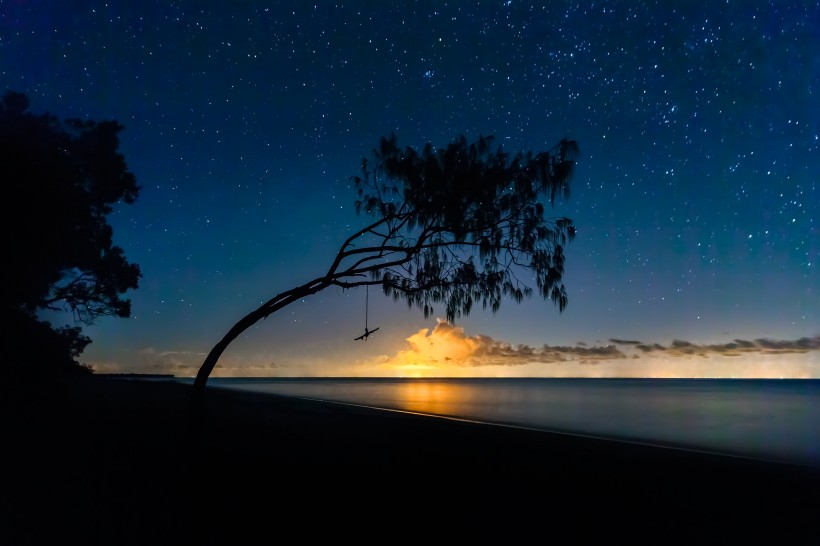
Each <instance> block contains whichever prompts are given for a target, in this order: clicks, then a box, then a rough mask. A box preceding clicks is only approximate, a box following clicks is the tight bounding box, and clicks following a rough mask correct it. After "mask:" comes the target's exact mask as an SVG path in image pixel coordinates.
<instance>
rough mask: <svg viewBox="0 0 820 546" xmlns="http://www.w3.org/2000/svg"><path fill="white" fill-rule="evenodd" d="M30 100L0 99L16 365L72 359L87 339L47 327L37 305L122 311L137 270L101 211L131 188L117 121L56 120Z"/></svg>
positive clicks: (85, 319)
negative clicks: (35, 111) (116, 243)
mask: <svg viewBox="0 0 820 546" xmlns="http://www.w3.org/2000/svg"><path fill="white" fill-rule="evenodd" d="M28 107H29V101H28V98H27V97H26V96H25V95H24V94H21V93H17V92H12V91H9V92H7V93H6V94H5V95H4V96H3V98H2V101H0V166H2V167H1V168H2V169H3V181H4V184H3V190H4V193H5V195H4V199H3V201H2V207H3V211H2V222H3V230H2V232H3V238H4V241H3V246H4V251H5V258H6V260H5V261H6V268H5V269H6V281H5V282H4V283H2V286H3V293H2V302H0V304H1V305H2V313H3V315H4V323H6V324H8V323H9V322H8V321H13V323H14V331H15V332H16V334H17V335H18V337H17V338H9V342H10V343H11V344H12V345H13V347H10V349H12V357H13V358H14V359H15V360H16V364H17V365H34V366H38V365H42V366H45V365H46V362H44V360H47V359H50V360H51V363H53V360H54V358H55V355H61V356H62V357H65V358H64V359H63V360H65V361H66V362H71V363H74V364H76V361H75V358H76V357H77V356H78V355H79V354H80V353H81V352H82V350H83V349H84V348H85V346H86V345H87V344H88V343H89V342H90V339H89V338H87V337H85V336H82V335H81V334H80V328H79V327H65V328H59V329H54V328H51V326H50V324H49V323H48V322H43V321H41V320H40V318H41V314H42V313H43V312H53V311H57V312H69V313H71V314H72V315H73V318H74V319H75V320H76V321H77V322H79V323H82V324H91V323H93V322H94V320H95V319H97V318H98V317H101V316H108V315H111V316H117V317H128V316H129V315H130V312H131V304H130V301H129V300H128V299H126V298H124V297H123V295H124V294H125V292H126V291H127V290H129V289H136V288H137V286H138V283H139V279H140V276H141V274H140V269H139V267H138V266H137V265H135V264H132V263H129V262H128V261H127V260H126V258H125V256H124V253H123V250H122V249H121V248H120V247H117V246H114V245H113V240H112V236H113V232H112V228H111V226H110V225H109V224H108V222H107V217H108V215H109V214H111V213H112V212H113V205H114V204H116V203H118V202H125V203H133V202H134V200H135V199H136V198H137V195H138V193H139V187H138V185H137V183H136V179H135V177H134V175H133V174H132V173H131V172H129V171H128V169H127V166H126V163H125V160H124V158H123V156H122V154H120V153H119V152H118V147H119V139H118V134H119V132H120V131H121V130H122V129H123V127H122V126H121V125H120V124H119V123H117V122H116V121H103V122H94V121H82V120H65V121H60V120H58V119H57V118H56V117H55V116H53V115H51V114H48V113H46V114H33V113H31V112H29V110H28Z"/></svg>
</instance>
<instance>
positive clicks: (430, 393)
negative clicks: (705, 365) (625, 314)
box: [208, 378, 820, 467]
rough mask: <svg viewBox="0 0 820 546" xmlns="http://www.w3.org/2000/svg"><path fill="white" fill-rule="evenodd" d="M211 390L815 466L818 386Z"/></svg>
mask: <svg viewBox="0 0 820 546" xmlns="http://www.w3.org/2000/svg"><path fill="white" fill-rule="evenodd" d="M208 388H230V389H239V390H245V391H254V392H262V393H271V394H277V395H284V396H295V397H299V398H310V399H316V400H325V401H332V402H340V403H346V404H355V405H362V406H370V407H376V408H386V409H391V410H400V411H407V412H414V413H421V414H428V415H436V416H442V417H448V418H457V419H465V420H471V421H479V422H484V423H492V424H496V425H503V426H515V427H525V428H529V429H535V430H542V431H550V432H558V433H562V434H573V435H583V436H592V437H598V438H607V439H615V440H620V441H629V442H637V443H642V444H651V445H658V446H664V447H671V448H679V449H689V450H696V451H705V452H710V453H720V454H725V455H731V456H739V457H747V458H754V459H764V460H770V461H777V462H783V463H789V464H797V465H803V466H812V467H820V380H802V379H800V380H792V379H783V380H769V379H483V378H482V379H382V378H375V379H358V378H356V379H353V378H351V379H347V378H344V379H339V378H276V379H270V378H253V379H247V378H241V379H240V378H230V379H228V378H211V379H209V380H208Z"/></svg>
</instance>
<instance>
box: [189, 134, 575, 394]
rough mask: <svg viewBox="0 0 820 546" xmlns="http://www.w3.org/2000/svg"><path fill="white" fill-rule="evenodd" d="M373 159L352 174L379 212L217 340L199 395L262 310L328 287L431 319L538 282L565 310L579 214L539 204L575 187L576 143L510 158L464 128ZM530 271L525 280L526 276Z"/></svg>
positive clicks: (364, 199)
mask: <svg viewBox="0 0 820 546" xmlns="http://www.w3.org/2000/svg"><path fill="white" fill-rule="evenodd" d="M372 155H373V157H372V161H371V160H368V159H367V158H365V159H363V160H362V166H361V174H360V175H359V176H354V177H352V181H353V183H354V185H355V188H356V190H357V192H358V199H357V200H356V202H355V205H356V211H357V212H358V213H360V214H365V215H367V216H369V217H371V218H372V221H371V223H370V224H368V225H366V226H364V227H363V228H362V229H360V230H359V231H357V232H355V233H353V234H352V235H350V236H349V237H348V238H347V240H345V241H344V242H343V243H342V245H341V247H340V248H339V251H338V253H337V254H336V257H335V258H334V259H333V262H332V263H331V264H330V267H329V268H328V270H327V272H326V273H325V274H324V275H321V276H319V277H316V278H315V279H312V280H310V281H309V282H307V283H305V284H303V285H301V286H297V287H295V288H292V289H291V290H288V291H286V292H282V293H281V294H278V295H276V296H275V297H273V298H272V299H270V300H269V301H267V302H265V303H264V304H262V305H261V306H260V307H259V308H257V309H256V310H254V311H252V312H251V313H249V314H248V315H246V316H245V317H243V318H242V319H241V320H239V322H237V323H236V324H235V325H234V326H233V327H232V328H231V329H230V330H229V331H228V333H227V334H226V335H225V336H224V337H223V338H222V339H221V340H220V341H219V342H218V343H217V344H216V345H215V346H214V347H213V349H211V352H210V353H209V354H208V356H207V357H206V359H205V361H204V363H203V364H202V366H201V367H200V369H199V372H198V373H197V376H196V379H195V381H194V399H195V401H196V400H199V399H200V398H201V396H202V392H203V391H204V388H205V385H206V382H207V380H208V377H209V375H210V373H211V371H213V369H214V367H215V366H216V364H217V361H218V359H219V357H220V355H221V354H222V352H223V351H224V350H225V348H226V347H227V346H228V345H229V344H230V343H231V342H232V341H233V340H234V339H236V337H237V336H239V335H240V334H241V333H242V332H244V331H245V330H246V329H248V328H249V327H250V326H252V325H253V324H255V323H256V322H258V321H259V320H261V319H264V318H266V317H268V316H269V315H271V314H272V313H274V312H276V311H278V310H279V309H282V308H283V307H285V306H287V305H289V304H291V303H293V302H295V301H298V300H301V299H302V298H304V297H306V296H309V295H311V294H315V293H316V292H319V291H320V290H324V289H325V288H328V287H330V286H338V287H342V288H352V287H356V286H365V285H378V286H381V288H382V290H383V291H384V293H385V294H386V295H388V296H392V297H393V298H394V299H396V300H405V301H406V302H407V304H408V306H411V307H412V306H417V307H419V308H421V309H422V310H423V311H424V316H425V318H426V317H429V316H430V315H431V314H432V313H433V312H434V305H438V304H442V305H443V306H444V309H445V313H446V317H447V320H448V321H450V322H453V321H454V320H455V319H456V318H457V317H460V316H462V315H467V314H468V313H469V312H470V311H471V309H472V308H473V305H474V304H478V303H480V304H481V305H482V307H483V308H485V309H486V308H488V307H489V308H490V309H491V310H492V311H493V312H495V311H497V310H498V308H499V306H500V305H501V301H502V298H503V297H505V296H507V297H510V298H512V299H513V300H514V301H516V302H521V301H522V299H523V298H525V297H529V296H531V295H532V293H533V287H532V286H530V283H529V282H527V281H525V279H526V278H528V277H529V278H531V279H532V280H533V282H532V284H534V287H535V289H537V291H538V294H539V295H540V296H542V297H543V298H544V299H551V300H552V301H553V302H554V303H555V304H556V305H558V307H559V309H560V310H561V311H563V310H564V307H565V306H566V305H567V295H566V291H565V289H564V285H563V282H562V279H563V274H564V251H563V247H564V245H565V244H566V243H567V242H568V241H570V240H571V239H572V238H573V237H574V235H575V228H574V227H573V225H572V221H571V220H570V219H568V218H564V217H556V218H546V217H545V216H544V213H545V208H544V203H543V202H542V201H544V200H547V201H549V203H550V204H551V205H554V202H555V199H556V197H564V198H566V197H568V196H569V182H570V179H571V178H572V174H573V170H574V165H575V159H576V157H577V155H578V145H577V143H576V142H575V141H572V140H566V139H564V140H561V141H560V142H559V143H558V144H557V145H556V146H555V147H554V148H552V149H550V150H548V151H546V152H540V153H537V154H533V153H532V152H529V151H528V152H519V153H516V154H515V155H510V154H508V153H507V152H505V151H503V150H502V148H501V146H498V147H493V139H492V137H480V138H478V139H477V141H476V142H473V143H470V144H468V143H467V140H466V139H465V138H464V137H463V136H461V137H459V138H457V139H456V140H455V141H453V142H452V143H450V144H449V145H447V146H446V147H444V148H440V149H436V148H434V147H433V146H432V145H430V144H428V145H427V146H425V147H424V149H423V150H422V151H421V152H418V151H416V150H414V149H412V148H409V147H408V148H404V149H402V148H399V146H398V145H397V143H396V136H395V135H391V136H390V137H389V138H386V137H382V138H381V140H380V142H379V145H378V148H377V149H375V150H373V154H372ZM525 276H526V277H525Z"/></svg>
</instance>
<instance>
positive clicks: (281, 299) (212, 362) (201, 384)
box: [191, 277, 330, 418]
mask: <svg viewBox="0 0 820 546" xmlns="http://www.w3.org/2000/svg"><path fill="white" fill-rule="evenodd" d="M328 286H330V283H329V281H328V277H321V278H319V279H315V280H313V281H311V282H309V283H307V284H303V285H302V286H299V287H297V288H294V289H292V290H288V291H287V292H283V293H281V294H279V295H277V296H276V297H274V298H273V299H271V300H270V301H267V302H265V303H264V304H262V305H261V306H259V307H258V308H257V309H256V310H255V311H252V312H250V313H248V314H247V315H245V316H244V317H242V318H241V319H240V320H239V322H237V323H236V324H234V325H233V327H232V328H231V329H230V330H228V333H227V334H225V336H224V337H223V338H222V339H221V340H219V343H217V344H216V345H214V347H213V349H211V352H210V353H208V356H207V357H206V358H205V361H204V362H203V363H202V366H200V368H199V371H198V372H197V374H196V379H194V385H193V390H192V392H191V408H192V411H193V414H194V417H195V418H198V415H199V414H201V411H202V404H203V399H204V397H205V385H206V384H207V382H208V377H210V375H211V372H212V371H213V370H214V368H215V367H216V363H217V362H218V361H219V357H220V356H222V353H223V352H225V349H227V348H228V345H230V344H231V342H232V341H233V340H235V339H236V338H237V337H239V335H240V334H242V332H244V331H245V330H247V329H248V328H250V327H251V326H253V325H254V324H256V323H257V322H259V321H260V320H262V319H263V318H266V317H267V316H269V315H271V314H272V313H275V312H276V311H278V310H279V309H281V308H283V307H285V306H287V305H290V304H291V303H293V302H294V301H296V300H299V299H301V298H304V297H305V296H309V295H311V294H315V293H316V292H319V291H320V290H323V289H325V288H327V287H328Z"/></svg>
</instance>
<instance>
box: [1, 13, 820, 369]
mask: <svg viewBox="0 0 820 546" xmlns="http://www.w3.org/2000/svg"><path fill="white" fill-rule="evenodd" d="M0 10H2V14H0V15H2V17H0V89H2V90H6V89H11V90H16V91H21V92H25V93H26V94H28V96H29V98H30V99H31V102H32V110H33V111H35V112H43V111H50V112H52V113H54V114H56V115H58V116H59V117H61V118H66V117H82V118H85V117H88V118H91V119H95V120H103V119H116V120H118V121H119V122H120V123H122V124H123V125H124V126H125V130H124V132H123V133H122V134H121V150H122V152H123V153H124V155H125V157H126V160H127V162H128V165H129V168H130V170H131V171H132V172H134V174H135V175H136V176H137V179H138V181H139V183H140V185H141V186H142V191H141V194H140V197H139V199H138V201H137V202H136V203H135V204H133V205H123V206H121V207H119V208H118V209H117V211H116V213H115V214H114V215H113V217H112V218H111V223H112V225H113V226H114V230H115V231H114V238H115V242H116V243H117V244H119V245H120V246H122V247H123V248H124V249H125V252H126V256H127V257H128V258H129V260H130V261H132V262H135V263H138V264H139V265H140V266H141V268H142V272H143V275H144V277H143V279H142V281H141V286H140V288H139V289H138V290H137V291H135V292H133V293H132V294H130V297H131V299H132V302H133V317H132V318H131V319H127V320H124V319H115V318H108V319H104V320H101V321H99V322H98V323H97V324H96V325H95V326H94V327H92V328H88V329H86V330H85V331H86V333H87V334H88V335H90V336H91V337H92V338H93V340H94V341H93V343H92V344H91V345H90V346H89V347H88V349H87V350H86V352H85V353H84V354H83V355H82V358H81V360H82V361H83V362H86V363H89V364H91V365H93V366H94V367H95V368H96V369H97V370H99V371H133V372H151V373H155V372H170V373H176V374H179V375H191V374H193V373H195V370H196V368H197V367H198V366H199V364H200V363H201V362H202V359H203V358H204V356H205V354H206V353H207V352H208V351H209V350H210V348H211V346H212V345H213V344H214V343H216V342H217V341H218V340H219V338H221V336H222V335H223V334H224V333H225V332H226V331H227V330H228V328H230V327H231V326H232V325H233V324H234V322H235V321H236V320H238V319H239V318H241V317H242V316H243V315H244V314H246V313H248V312H249V311H251V310H252V309H254V308H256V307H257V306H258V305H259V304H260V303H261V302H263V301H266V300H267V299H269V298H270V297H272V296H274V295H275V294H277V293H278V292H281V291H283V290H287V289H289V288H291V287H293V286H295V285H296V284H300V283H302V282H304V281H306V280H307V279H309V278H313V277H315V276H317V275H319V274H321V273H323V272H324V270H325V269H326V268H327V266H328V264H329V262H330V260H331V259H332V257H333V256H334V255H335V252H336V250H337V249H338V246H339V244H340V243H341V242H342V241H343V240H344V238H345V237H346V236H347V235H348V234H349V233H350V232H351V231H352V230H354V229H355V228H357V227H359V226H361V225H362V222H363V221H364V218H361V217H357V216H356V215H355V213H354V210H353V201H354V199H355V193H354V192H353V190H352V189H351V186H350V184H349V182H348V178H349V176H351V175H354V174H357V170H358V167H359V163H360V160H361V158H362V157H363V156H366V155H368V153H369V150H371V149H372V148H373V147H374V146H375V145H376V143H377V141H378V139H379V137H380V136H382V135H387V134H389V133H390V132H391V131H393V132H395V133H396V135H397V137H398V139H399V144H400V145H409V146H414V147H421V146H423V145H424V144H425V143H427V142H432V143H433V144H434V145H439V146H441V145H445V144H446V143H448V142H449V141H451V140H452V139H453V138H455V137H456V136H458V135H461V134H463V135H465V136H466V137H468V138H469V139H472V138H475V137H477V136H478V135H480V134H483V135H487V134H492V135H495V137H496V139H497V142H499V143H501V144H502V145H503V146H504V147H505V149H508V150H510V151H515V150H518V149H533V150H535V151H539V150H544V149H547V148H550V147H552V146H553V145H554V144H555V143H556V142H557V141H558V140H560V139H561V138H563V137H569V138H573V139H575V140H577V141H578V142H579V144H580V146H581V151H582V155H581V157H580V160H579V162H578V165H577V171H576V177H575V178H574V181H573V187H572V191H573V193H572V197H571V199H570V200H569V201H567V202H563V203H558V205H557V206H556V213H557V214H560V215H566V216H569V217H571V218H573V220H574V221H575V223H576V226H577V228H578V237H577V239H576V240H575V242H573V243H572V244H571V245H570V246H569V247H568V249H567V266H566V277H565V284H566V286H567V290H568V292H569V298H570V300H569V306H568V308H567V309H566V310H565V311H564V313H559V312H558V310H557V308H555V307H554V306H553V305H552V304H551V303H545V302H542V301H540V300H537V299H536V300H530V301H528V302H526V303H524V304H522V305H515V304H514V303H512V302H508V303H506V304H505V305H503V306H502V308H501V310H500V311H499V312H498V313H497V314H492V313H490V312H481V311H480V310H477V311H474V312H473V314H472V315H470V316H469V317H467V318H465V319H462V320H460V321H459V322H458V323H457V325H456V326H457V327H456V328H452V327H449V326H448V325H447V324H441V323H439V322H438V321H437V320H436V318H435V317H434V318H431V319H429V320H425V319H424V317H423V315H422V313H421V312H420V311H418V310H416V309H408V308H407V307H406V306H405V305H404V304H401V303H394V302H393V301H392V300H391V299H388V298H385V297H383V296H381V295H380V294H379V293H378V292H377V291H371V293H370V308H369V326H370V327H371V328H372V327H374V326H379V327H380V330H379V332H377V333H376V334H374V335H373V336H372V337H370V339H369V340H368V341H367V342H366V343H365V342H361V341H357V342H354V341H353V338H354V337H356V336H358V335H359V334H361V332H362V331H363V328H364V311H365V293H364V290H363V289H361V290H354V291H346V292H344V291H341V290H327V291H325V292H322V293H320V294H318V295H316V296H313V297H311V298H309V299H306V300H305V301H304V302H301V303H299V304H296V305H293V306H291V307H288V308H286V309H284V310H283V311H281V312H280V313H278V314H276V315H274V316H271V317H269V318H268V319H267V320H265V321H263V322H261V323H259V324H258V325H257V326H255V327H254V328H253V329H252V330H251V331H249V332H247V333H246V334H245V335H244V336H243V337H242V338H240V339H239V340H237V341H236V342H235V343H234V344H233V345H232V346H231V347H230V348H229V350H228V351H227V352H226V353H225V355H224V356H223V359H222V361H221V365H220V367H219V368H218V369H217V371H216V373H215V375H282V376H294V375H297V376H298V375H389V376H393V375H402V376H404V375H409V376H413V375H459V376H464V375H478V376H483V375H491V376H503V375H511V376H519V375H523V376H527V375H535V376H550V375H595V376H607V375H637V376H681V375H683V376H754V377H766V376H772V377H780V376H787V377H815V378H817V377H820V358H819V357H818V355H820V352H819V351H820V291H818V289H820V273H818V258H819V256H818V254H820V243H819V242H818V241H819V240H820V233H818V224H817V213H818V210H819V209H820V205H818V203H820V194H819V193H818V188H817V184H818V177H820V153H818V152H820V96H818V95H819V94H820V57H818V56H817V53H816V52H817V51H820V4H819V3H818V2H816V1H771V2H767V1H756V0H746V1H723V2H714V1H711V2H699V1H679V2H667V1H655V2H652V1H649V2H645V1H642V2H638V1H634V2H628V1H598V2H564V1H552V2H542V3H531V2H522V1H518V0H512V1H492V2H489V1H488V2H466V1H462V2H459V1H451V2H393V3H386V2H379V1H368V2H324V1H315V2H262V1H238V2H213V1H207V0H202V1H188V2H185V1H153V0H140V1H114V2H111V1H109V2H101V1H76V2H62V1H47V0H42V1H36V0H31V1H26V0H17V1H13V2H4V3H3V5H2V7H0Z"/></svg>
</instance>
